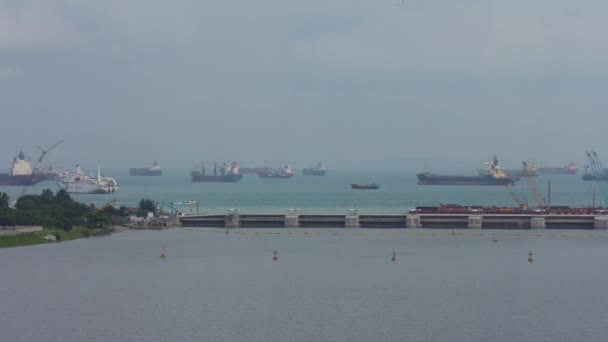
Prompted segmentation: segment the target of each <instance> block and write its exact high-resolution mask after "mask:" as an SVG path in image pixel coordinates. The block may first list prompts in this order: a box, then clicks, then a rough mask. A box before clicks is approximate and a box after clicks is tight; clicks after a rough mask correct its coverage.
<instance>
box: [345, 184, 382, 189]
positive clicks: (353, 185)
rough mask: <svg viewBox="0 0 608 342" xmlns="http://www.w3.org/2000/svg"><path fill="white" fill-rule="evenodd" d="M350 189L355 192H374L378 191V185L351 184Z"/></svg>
mask: <svg viewBox="0 0 608 342" xmlns="http://www.w3.org/2000/svg"><path fill="white" fill-rule="evenodd" d="M350 188H351V189H355V190H376V189H380V185H378V184H351V185H350Z"/></svg>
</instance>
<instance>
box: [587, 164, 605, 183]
mask: <svg viewBox="0 0 608 342" xmlns="http://www.w3.org/2000/svg"><path fill="white" fill-rule="evenodd" d="M581 178H582V179H583V180H584V181H608V169H604V175H603V176H599V177H598V176H596V175H594V174H592V173H590V172H589V167H588V166H586V167H585V174H584V175H583V176H582V177H581Z"/></svg>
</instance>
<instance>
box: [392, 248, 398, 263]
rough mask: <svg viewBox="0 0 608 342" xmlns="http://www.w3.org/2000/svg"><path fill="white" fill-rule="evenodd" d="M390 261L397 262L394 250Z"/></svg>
mask: <svg viewBox="0 0 608 342" xmlns="http://www.w3.org/2000/svg"><path fill="white" fill-rule="evenodd" d="M391 261H392V262H396V261H397V253H395V250H394V249H393V256H392V257H391Z"/></svg>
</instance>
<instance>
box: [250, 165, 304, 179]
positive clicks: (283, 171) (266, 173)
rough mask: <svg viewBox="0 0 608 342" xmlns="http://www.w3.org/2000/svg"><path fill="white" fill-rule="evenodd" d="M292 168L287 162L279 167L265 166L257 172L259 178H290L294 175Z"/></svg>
mask: <svg viewBox="0 0 608 342" xmlns="http://www.w3.org/2000/svg"><path fill="white" fill-rule="evenodd" d="M294 174H295V173H294V172H293V168H292V167H291V166H290V165H289V164H285V166H284V167H282V168H279V169H268V168H265V169H263V170H261V171H260V172H258V176H259V177H260V178H291V177H293V176H294Z"/></svg>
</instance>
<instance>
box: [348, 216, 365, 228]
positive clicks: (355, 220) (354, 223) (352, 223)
mask: <svg viewBox="0 0 608 342" xmlns="http://www.w3.org/2000/svg"><path fill="white" fill-rule="evenodd" d="M344 226H345V227H346V228H359V227H361V225H359V215H346V217H345V218H344Z"/></svg>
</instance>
